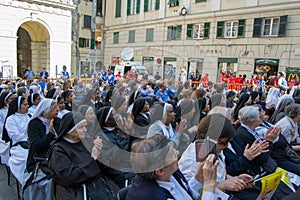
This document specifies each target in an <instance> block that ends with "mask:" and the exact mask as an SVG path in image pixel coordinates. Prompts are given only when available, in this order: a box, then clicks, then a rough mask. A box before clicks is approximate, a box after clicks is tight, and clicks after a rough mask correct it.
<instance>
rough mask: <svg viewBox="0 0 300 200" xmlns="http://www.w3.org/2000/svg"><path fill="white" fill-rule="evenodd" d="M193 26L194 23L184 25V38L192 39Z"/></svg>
mask: <svg viewBox="0 0 300 200" xmlns="http://www.w3.org/2000/svg"><path fill="white" fill-rule="evenodd" d="M193 26H194V24H188V25H187V27H186V39H187V40H190V39H193Z"/></svg>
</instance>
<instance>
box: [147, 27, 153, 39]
mask: <svg viewBox="0 0 300 200" xmlns="http://www.w3.org/2000/svg"><path fill="white" fill-rule="evenodd" d="M153 32H154V29H153V28H147V29H146V42H153Z"/></svg>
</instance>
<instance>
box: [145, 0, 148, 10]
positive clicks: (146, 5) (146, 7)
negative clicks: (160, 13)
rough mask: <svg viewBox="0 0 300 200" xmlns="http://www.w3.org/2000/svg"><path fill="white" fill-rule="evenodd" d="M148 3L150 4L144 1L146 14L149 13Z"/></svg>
mask: <svg viewBox="0 0 300 200" xmlns="http://www.w3.org/2000/svg"><path fill="white" fill-rule="evenodd" d="M148 3H149V0H144V12H147V11H148Z"/></svg>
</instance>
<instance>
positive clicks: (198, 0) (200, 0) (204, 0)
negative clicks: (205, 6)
mask: <svg viewBox="0 0 300 200" xmlns="http://www.w3.org/2000/svg"><path fill="white" fill-rule="evenodd" d="M198 2H206V0H196V3H198Z"/></svg>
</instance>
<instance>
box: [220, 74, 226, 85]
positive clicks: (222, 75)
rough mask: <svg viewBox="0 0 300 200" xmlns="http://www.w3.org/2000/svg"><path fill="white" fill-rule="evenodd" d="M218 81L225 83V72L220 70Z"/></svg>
mask: <svg viewBox="0 0 300 200" xmlns="http://www.w3.org/2000/svg"><path fill="white" fill-rule="evenodd" d="M220 81H221V83H227V78H226V72H221V77H220Z"/></svg>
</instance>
